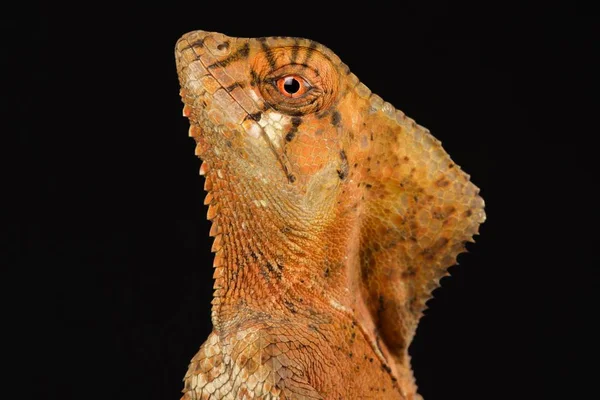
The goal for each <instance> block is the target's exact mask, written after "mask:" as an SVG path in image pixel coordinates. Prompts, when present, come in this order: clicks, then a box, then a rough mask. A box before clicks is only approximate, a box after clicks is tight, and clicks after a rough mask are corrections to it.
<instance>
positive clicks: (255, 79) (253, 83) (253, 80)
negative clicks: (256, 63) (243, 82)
mask: <svg viewBox="0 0 600 400" xmlns="http://www.w3.org/2000/svg"><path fill="white" fill-rule="evenodd" d="M259 82H260V78H259V77H258V74H257V73H256V71H254V70H253V69H251V70H250V86H256V84H257V83H259Z"/></svg>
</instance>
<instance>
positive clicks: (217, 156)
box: [175, 30, 485, 400]
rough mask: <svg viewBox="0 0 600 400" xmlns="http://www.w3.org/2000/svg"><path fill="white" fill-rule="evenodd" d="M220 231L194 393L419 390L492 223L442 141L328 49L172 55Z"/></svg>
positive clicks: (218, 41) (280, 43) (203, 38)
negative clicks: (469, 264) (441, 294)
mask: <svg viewBox="0 0 600 400" xmlns="http://www.w3.org/2000/svg"><path fill="white" fill-rule="evenodd" d="M175 58H176V66H177V72H178V79H179V83H180V96H181V99H182V101H183V103H184V106H183V115H184V116H185V117H188V118H189V121H190V128H189V136H191V137H192V138H193V139H194V140H195V143H196V148H195V154H196V155H197V156H199V157H200V158H201V159H202V164H201V166H200V174H201V175H203V176H204V179H205V181H204V188H205V190H206V191H207V195H206V198H205V201H204V203H205V204H206V205H208V211H207V218H208V219H209V220H210V221H211V222H212V225H211V229H210V236H212V237H214V242H213V245H212V251H213V252H214V253H215V255H214V262H213V267H214V274H213V278H214V294H213V300H212V303H211V304H212V309H211V320H212V324H213V330H212V332H211V333H210V335H209V337H208V339H207V340H206V342H205V343H204V344H203V345H202V346H201V347H200V350H199V351H198V353H197V354H196V355H195V356H194V357H193V359H192V360H191V363H190V364H189V368H188V371H187V374H186V375H185V378H184V382H185V384H184V389H183V397H182V400H197V399H253V398H264V399H403V400H416V399H421V398H422V397H421V396H420V395H419V394H418V393H417V386H416V384H415V380H414V376H413V372H412V369H411V365H410V357H409V354H408V346H409V345H410V343H411V341H412V339H413V336H414V334H415V330H416V327H417V324H418V322H419V319H420V317H421V316H422V314H423V311H424V310H425V308H426V306H425V303H426V301H427V300H428V299H429V298H430V297H431V292H432V291H433V290H434V289H435V288H437V287H438V286H439V280H440V279H441V278H442V277H443V276H445V275H447V274H448V273H447V268H448V267H450V266H452V265H454V264H455V263H456V259H457V256H458V255H459V254H460V253H461V252H463V251H465V249H466V247H465V246H466V242H473V241H474V240H473V236H474V235H476V234H478V233H479V226H480V224H481V223H483V222H484V220H485V211H484V201H483V199H482V198H481V197H480V196H479V189H478V188H477V187H476V186H475V185H474V184H473V183H471V182H470V176H469V175H467V174H466V173H465V172H463V171H462V169H461V168H460V167H459V166H458V165H457V164H455V163H454V162H453V161H452V160H451V158H450V157H449V155H448V154H447V153H446V152H445V151H444V149H443V148H442V146H441V142H440V141H439V140H437V139H436V138H434V137H433V136H432V135H431V134H430V132H429V130H427V129H426V128H424V127H422V126H420V125H418V124H417V123H416V122H415V121H414V120H413V119H411V118H409V117H408V116H406V115H405V114H404V113H403V112H402V111H400V110H396V109H395V108H394V107H393V106H392V105H391V104H390V103H389V102H385V101H384V100H383V99H382V98H381V97H379V96H378V95H376V94H374V93H372V92H371V91H370V90H369V89H368V87H367V86H366V85H364V84H363V83H361V82H360V81H359V80H358V78H357V77H356V75H354V74H353V73H351V72H350V70H349V68H348V66H346V65H345V64H344V63H343V62H342V61H341V60H340V58H339V57H338V56H337V55H336V54H335V53H334V52H333V51H331V50H330V49H328V48H327V47H325V46H323V45H321V44H319V43H317V42H315V41H312V40H309V39H301V38H294V37H261V38H237V37H229V36H226V35H224V34H221V33H216V32H205V31H200V30H198V31H192V32H189V33H186V34H185V35H183V36H182V37H181V38H180V39H179V40H178V41H177V44H176V48H175Z"/></svg>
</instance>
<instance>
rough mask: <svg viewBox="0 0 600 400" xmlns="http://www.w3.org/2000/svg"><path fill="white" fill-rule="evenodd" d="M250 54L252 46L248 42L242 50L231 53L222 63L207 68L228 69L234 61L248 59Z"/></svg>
mask: <svg viewBox="0 0 600 400" xmlns="http://www.w3.org/2000/svg"><path fill="white" fill-rule="evenodd" d="M248 54H250V45H249V44H248V43H247V42H246V43H244V45H243V46H242V47H241V48H240V49H238V50H237V51H235V52H234V53H231V54H230V55H229V56H227V57H225V58H224V59H222V60H221V61H216V62H214V63H213V64H210V65H209V66H208V67H206V68H209V69H210V68H217V67H226V66H228V65H229V64H231V63H232V62H234V61H237V60H241V59H244V58H246V57H248Z"/></svg>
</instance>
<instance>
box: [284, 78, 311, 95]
mask: <svg viewBox="0 0 600 400" xmlns="http://www.w3.org/2000/svg"><path fill="white" fill-rule="evenodd" d="M277 89H279V91H280V92H281V94H283V95H284V96H287V97H292V98H296V97H300V96H302V95H303V94H304V93H306V92H307V91H308V89H310V86H309V84H308V82H306V80H304V78H302V77H301V76H298V75H287V76H284V77H282V78H279V79H278V80H277Z"/></svg>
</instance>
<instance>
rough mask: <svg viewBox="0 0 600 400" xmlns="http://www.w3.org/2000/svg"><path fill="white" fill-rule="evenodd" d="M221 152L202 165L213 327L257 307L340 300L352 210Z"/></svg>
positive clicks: (287, 310)
mask: <svg viewBox="0 0 600 400" xmlns="http://www.w3.org/2000/svg"><path fill="white" fill-rule="evenodd" d="M222 159H223V156H222V155H221V157H214V156H213V157H210V156H209V155H207V156H206V157H205V163H204V164H203V168H202V170H203V171H204V173H205V175H206V184H205V188H206V189H207V190H208V191H209V194H208V195H207V201H206V203H207V204H210V206H209V212H208V217H209V219H211V220H212V222H213V226H212V228H211V235H212V236H214V237H215V241H214V243H213V251H214V252H216V254H215V261H214V267H215V270H214V279H215V284H214V288H215V291H214V299H213V302H212V304H213V308H212V320H213V326H214V327H215V329H216V330H221V329H227V327H228V326H229V325H230V324H233V323H239V322H240V318H243V316H245V315H253V314H256V313H266V312H268V315H269V317H276V316H282V317H283V316H289V315H291V314H294V317H296V318H297V317H300V316H302V315H305V314H306V315H307V316H310V315H312V313H311V311H312V306H313V305H314V303H315V302H319V301H320V302H326V303H328V304H329V305H334V307H335V306H336V305H339V306H340V307H343V306H342V304H345V303H346V301H345V300H344V296H345V295H347V292H348V291H347V290H344V288H345V287H346V282H347V274H346V271H347V270H348V263H349V257H348V253H347V252H343V251H340V249H341V248H342V247H341V246H340V243H343V242H348V241H349V239H348V237H349V234H348V232H349V231H350V229H349V228H348V226H349V224H350V219H349V218H350V214H348V213H347V215H346V216H345V217H344V216H340V215H337V216H335V215H333V211H331V212H325V211H323V210H333V209H334V208H333V207H327V205H326V204H325V205H323V204H322V201H320V199H314V198H310V199H308V200H307V196H302V195H300V194H298V193H296V192H295V191H294V190H292V188H291V187H289V186H285V185H288V184H287V182H285V181H284V180H282V179H279V178H278V177H276V176H261V175H260V174H256V173H255V172H252V171H253V170H252V169H251V168H242V166H240V165H239V162H236V161H234V160H225V161H223V160H222ZM239 168H242V169H239ZM254 171H255V170H254ZM336 177H337V175H336ZM336 179H337V178H336ZM294 196H295V197H294ZM307 201H308V202H309V203H307ZM313 203H314V204H313ZM314 205H317V206H318V209H315V208H314V207H313V208H312V209H311V207H310V206H314ZM319 210H321V211H319ZM326 214H331V215H330V216H329V218H328V217H327V215H326ZM333 218H335V221H336V223H335V224H331V223H328V221H332V220H333ZM344 218H346V219H347V220H348V221H347V222H348V224H344V223H343V222H344ZM334 227H335V228H334ZM334 243H335V245H334ZM334 249H335V250H334ZM352 259H357V257H352Z"/></svg>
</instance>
